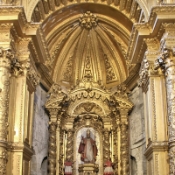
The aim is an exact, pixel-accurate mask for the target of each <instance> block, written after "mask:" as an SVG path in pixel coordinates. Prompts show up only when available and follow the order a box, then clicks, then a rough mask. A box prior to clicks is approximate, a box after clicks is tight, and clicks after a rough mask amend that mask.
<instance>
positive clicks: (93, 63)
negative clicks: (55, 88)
mask: <svg viewBox="0 0 175 175" xmlns="http://www.w3.org/2000/svg"><path fill="white" fill-rule="evenodd" d="M132 26H133V22H132V20H131V19H129V18H127V17H126V16H125V15H124V14H123V13H121V12H120V11H119V10H116V9H114V8H112V7H110V6H106V5H99V4H98V5H97V4H91V3H89V4H87V3H85V4H80V5H72V6H68V7H64V8H62V9H61V10H57V11H55V12H53V13H52V14H51V15H50V16H48V17H47V18H46V19H45V20H44V21H43V22H42V24H41V28H40V30H42V35H43V36H44V42H45V46H46V47H47V50H48V55H49V59H47V60H45V61H44V65H45V66H47V68H48V70H49V71H50V76H51V78H52V80H53V81H54V82H56V83H59V84H62V85H65V86H69V87H71V86H75V85H77V84H79V83H80V82H82V83H83V82H93V83H94V84H99V85H100V86H101V85H102V86H105V87H106V88H111V87H113V86H116V85H118V84H121V83H122V82H124V81H125V80H126V78H127V77H128V75H129V68H128V67H127V50H128V44H129V39H130V33H131V30H132Z"/></svg>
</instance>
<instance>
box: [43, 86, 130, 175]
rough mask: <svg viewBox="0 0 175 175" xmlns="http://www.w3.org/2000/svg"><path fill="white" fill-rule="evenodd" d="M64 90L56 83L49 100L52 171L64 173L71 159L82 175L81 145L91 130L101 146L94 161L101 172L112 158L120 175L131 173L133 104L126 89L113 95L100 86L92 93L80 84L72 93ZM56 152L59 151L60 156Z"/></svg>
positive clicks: (76, 170)
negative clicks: (131, 113)
mask: <svg viewBox="0 0 175 175" xmlns="http://www.w3.org/2000/svg"><path fill="white" fill-rule="evenodd" d="M63 91H64V90H62V88H61V86H59V85H58V84H53V86H52V87H51V90H50V91H49V93H50V98H49V99H48V101H47V102H46V108H47V109H48V111H49V113H50V130H51V132H50V141H49V145H50V146H49V174H50V175H51V174H53V173H56V174H64V162H65V161H66V160H67V159H69V160H71V161H72V162H73V163H74V165H73V173H74V174H75V175H78V174H79V172H78V167H79V166H80V165H81V164H83V162H82V161H81V160H80V154H79V153H78V147H79V144H80V141H81V138H82V136H83V137H85V135H86V131H87V130H88V129H89V130H90V133H91V138H92V139H93V140H95V141H96V145H97V149H98V154H97V157H96V161H95V162H94V163H95V165H96V166H98V168H99V171H98V175H101V174H103V171H104V166H103V165H104V162H105V161H106V160H107V159H108V158H109V157H110V158H111V160H112V162H113V163H114V171H115V173H116V174H121V175H122V174H123V175H124V174H128V173H129V138H128V112H129V111H130V110H131V109H132V106H133V105H132V103H131V102H129V100H128V97H127V94H126V89H125V88H123V87H120V86H119V87H118V90H117V91H116V92H114V94H113V96H111V95H110V93H109V92H107V91H106V90H102V89H100V88H99V89H97V88H95V89H93V88H92V90H91V91H90V92H88V91H87V90H86V89H84V88H83V89H82V88H81V89H79V87H78V86H77V87H76V89H74V90H72V91H71V92H69V94H66V92H63ZM51 108H52V110H51ZM53 111H54V112H53ZM59 123H60V124H59ZM57 128H60V134H59V137H58V136H57V135H56V132H57ZM58 143H59V145H58ZM52 152H53V153H54V152H56V155H55V154H52ZM58 166H59V168H56V167H58Z"/></svg>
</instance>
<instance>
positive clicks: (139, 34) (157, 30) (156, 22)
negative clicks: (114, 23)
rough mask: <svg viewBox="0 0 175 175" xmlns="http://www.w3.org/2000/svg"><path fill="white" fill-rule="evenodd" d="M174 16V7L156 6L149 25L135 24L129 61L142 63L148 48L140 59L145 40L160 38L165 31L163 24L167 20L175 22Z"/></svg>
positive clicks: (129, 50) (128, 55) (128, 54)
mask: <svg viewBox="0 0 175 175" xmlns="http://www.w3.org/2000/svg"><path fill="white" fill-rule="evenodd" d="M174 14H175V7H174V6H156V7H153V8H152V11H151V14H150V18H149V20H148V22H147V23H142V24H135V25H134V28H133V31H132V34H131V39H130V47H129V49H128V53H127V57H128V59H129V60H131V61H132V62H138V61H139V62H140V60H141V59H142V55H143V54H144V51H145V49H146V47H145V48H144V49H142V53H143V54H139V57H138V53H139V52H140V50H141V47H142V48H143V46H142V45H144V42H145V41H144V39H145V38H149V37H155V36H156V37H157V38H160V37H161V35H162V34H163V29H164V26H163V25H162V23H166V21H167V19H168V20H169V21H170V23H172V22H173V21H175V15H174ZM135 43H138V44H135ZM133 50H134V52H133Z"/></svg>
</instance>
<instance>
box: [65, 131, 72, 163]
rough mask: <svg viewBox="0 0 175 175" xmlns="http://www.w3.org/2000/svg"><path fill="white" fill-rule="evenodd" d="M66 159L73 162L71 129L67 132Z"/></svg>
mask: <svg viewBox="0 0 175 175" xmlns="http://www.w3.org/2000/svg"><path fill="white" fill-rule="evenodd" d="M66 157H67V159H69V160H70V161H73V130H71V129H69V130H68V131H67V149H66Z"/></svg>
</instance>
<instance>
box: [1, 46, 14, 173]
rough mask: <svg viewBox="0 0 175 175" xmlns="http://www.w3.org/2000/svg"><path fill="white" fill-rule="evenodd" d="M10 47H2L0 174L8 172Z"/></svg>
mask: <svg viewBox="0 0 175 175" xmlns="http://www.w3.org/2000/svg"><path fill="white" fill-rule="evenodd" d="M11 57H13V55H12V54H11V50H10V49H2V48H0V174H2V175H5V174H6V164H7V148H6V147H7V126H8V108H9V105H8V103H9V102H8V101H9V96H8V92H9V75H10V65H11V62H10V58H11Z"/></svg>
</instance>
